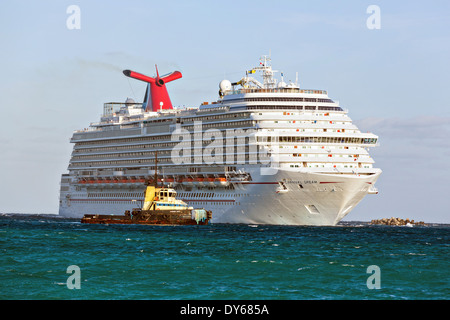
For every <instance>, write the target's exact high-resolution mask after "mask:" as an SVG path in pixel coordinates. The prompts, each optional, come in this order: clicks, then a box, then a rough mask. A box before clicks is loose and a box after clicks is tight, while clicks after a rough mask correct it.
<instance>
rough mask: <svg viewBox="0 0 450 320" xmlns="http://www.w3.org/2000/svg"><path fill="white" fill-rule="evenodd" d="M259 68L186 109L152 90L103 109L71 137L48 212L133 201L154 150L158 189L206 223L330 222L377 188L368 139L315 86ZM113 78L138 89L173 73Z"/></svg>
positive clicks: (111, 208)
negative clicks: (203, 213) (208, 217)
mask: <svg viewBox="0 0 450 320" xmlns="http://www.w3.org/2000/svg"><path fill="white" fill-rule="evenodd" d="M270 62H271V61H270V57H267V56H263V57H262V58H261V59H260V63H259V65H258V66H257V67H255V68H252V69H251V70H248V71H247V72H246V74H245V76H244V77H243V78H241V79H240V80H239V81H236V82H231V81H228V80H223V81H222V82H221V83H220V85H219V89H220V90H219V99H218V100H217V101H215V102H212V103H202V104H201V105H200V106H199V107H198V108H190V109H186V108H183V109H181V108H176V109H172V108H165V107H164V106H165V105H167V103H165V102H164V101H166V100H164V99H168V96H167V97H165V96H164V94H163V95H162V98H161V101H158V98H155V95H156V96H157V95H158V93H156V94H154V93H153V89H152V88H150V89H149V88H148V90H147V93H146V97H145V99H144V103H136V102H135V101H133V100H131V99H127V101H126V102H125V103H105V105H104V112H103V115H102V117H101V119H100V121H99V122H97V123H92V124H91V125H90V127H89V128H88V129H84V130H79V131H75V132H74V134H73V137H72V139H71V142H72V143H74V149H73V153H72V158H71V160H70V164H69V167H68V170H69V173H68V174H63V175H62V180H61V194H60V214H61V215H64V216H72V217H82V216H83V215H84V214H89V213H102V212H103V211H104V212H105V213H106V212H107V213H108V214H110V213H115V214H122V213H123V212H124V210H127V208H128V209H129V208H130V206H131V207H132V206H133V205H134V204H135V203H136V201H142V200H143V199H144V191H145V187H146V182H147V181H148V180H149V179H150V180H151V179H152V177H153V176H154V172H155V167H154V158H155V153H156V152H157V154H158V155H157V156H158V168H159V178H160V180H161V181H160V183H164V184H166V185H168V186H170V187H172V188H174V189H175V190H176V191H177V193H178V197H180V198H181V199H183V200H184V201H185V202H186V203H188V204H189V205H201V206H202V207H204V208H205V209H208V210H212V211H213V212H214V216H213V220H212V222H213V223H221V222H223V223H259V224H264V223H266V224H290V225H335V224H336V223H338V222H339V221H340V220H341V219H342V218H343V217H344V216H345V215H347V214H348V213H349V212H350V211H351V210H352V209H353V208H354V207H355V206H356V205H357V204H358V203H359V202H360V201H361V200H362V199H363V198H364V197H365V196H366V195H367V194H368V193H377V190H376V188H375V187H374V184H375V182H376V180H377V179H378V177H379V175H380V173H381V170H380V169H377V168H374V167H373V164H374V161H373V159H372V158H371V157H370V155H369V152H368V149H369V148H370V147H374V146H376V145H377V144H378V137H377V136H376V135H374V134H373V133H362V132H361V131H360V130H359V129H358V128H357V127H356V126H355V125H354V124H353V123H352V120H351V119H350V117H349V116H348V111H347V110H345V109H343V108H341V106H339V104H338V103H337V102H335V101H333V100H332V99H330V98H329V97H328V94H327V92H326V91H324V90H308V89H302V88H300V86H299V85H298V81H297V80H296V82H295V83H293V82H290V83H289V84H288V83H285V82H284V81H283V75H282V76H281V81H277V79H275V77H274V73H275V71H274V70H272V67H271V63H270ZM124 73H125V75H127V76H131V77H133V78H136V79H139V80H142V81H146V82H148V83H149V86H150V85H151V81H152V80H149V79H157V80H156V82H157V83H158V79H170V81H171V80H175V79H178V78H180V77H181V73H177V72H174V73H171V74H169V75H166V76H162V77H159V74H157V77H155V78H150V77H146V76H143V75H141V74H139V73H135V72H132V71H129V70H126V72H124ZM257 73H260V74H261V75H262V77H261V78H262V80H261V81H259V80H257V79H256V78H255V75H256V74H257ZM133 75H134V76H133ZM167 82H168V81H167ZM159 83H160V84H161V86H160V87H161V88H162V89H164V90H165V84H164V81H162V83H161V81H159ZM154 87H155V88H156V89H155V90H158V88H157V87H156V86H154ZM150 92H151V94H150ZM165 92H167V91H165ZM163 93H164V92H163ZM151 95H153V96H151ZM163 100H164V101H163ZM161 102H162V104H161ZM169 102H170V100H169ZM150 103H151V104H152V107H149V104H150ZM158 106H159V108H158ZM170 107H171V106H170Z"/></svg>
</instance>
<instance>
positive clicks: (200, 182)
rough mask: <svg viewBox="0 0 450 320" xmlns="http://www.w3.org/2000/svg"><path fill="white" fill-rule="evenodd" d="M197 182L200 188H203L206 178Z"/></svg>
mask: <svg viewBox="0 0 450 320" xmlns="http://www.w3.org/2000/svg"><path fill="white" fill-rule="evenodd" d="M196 180H197V184H198V185H199V186H200V187H203V186H204V185H205V178H197V179H196Z"/></svg>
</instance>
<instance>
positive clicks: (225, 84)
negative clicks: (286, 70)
mask: <svg viewBox="0 0 450 320" xmlns="http://www.w3.org/2000/svg"><path fill="white" fill-rule="evenodd" d="M271 62H272V59H271V58H270V55H263V56H261V58H260V59H259V65H258V66H256V67H254V68H252V69H251V70H248V71H246V72H245V77H243V78H242V79H241V80H239V81H237V82H233V83H231V82H230V81H228V80H222V81H221V82H220V84H219V89H220V90H219V95H220V96H221V97H223V96H224V95H225V92H227V91H231V90H234V86H236V85H241V86H242V88H244V89H276V88H281V89H282V88H297V89H298V88H299V86H298V75H296V80H295V83H292V82H290V83H289V84H286V83H285V82H284V80H283V73H281V82H280V83H278V85H277V79H275V78H274V77H273V75H274V73H275V72H278V71H277V70H272V63H271ZM256 71H260V72H261V76H262V79H263V82H262V83H261V82H259V81H258V80H256V79H255V78H253V77H251V76H250V75H252V74H254V73H256Z"/></svg>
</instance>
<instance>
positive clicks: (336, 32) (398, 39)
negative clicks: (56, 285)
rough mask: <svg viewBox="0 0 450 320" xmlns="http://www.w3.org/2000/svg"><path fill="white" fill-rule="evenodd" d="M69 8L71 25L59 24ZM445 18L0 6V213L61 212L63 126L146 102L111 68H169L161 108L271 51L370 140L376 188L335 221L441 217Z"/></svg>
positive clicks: (448, 6)
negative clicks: (107, 106) (110, 106)
mask: <svg viewBox="0 0 450 320" xmlns="http://www.w3.org/2000/svg"><path fill="white" fill-rule="evenodd" d="M71 5H76V6H78V8H79V9H80V14H79V20H77V21H79V28H75V29H70V28H68V24H67V22H68V20H69V22H72V23H73V22H74V20H72V18H73V16H72V14H73V12H72V11H69V12H68V11H67V9H68V8H69V7H70V6H71ZM371 5H376V6H378V8H379V10H380V11H379V20H376V21H375V22H376V23H377V26H378V27H379V28H378V29H373V28H369V27H368V20H369V22H373V21H374V20H373V18H374V16H373V14H374V12H373V11H371V10H369V12H368V10H367V9H368V8H369V6H371ZM449 14H450V2H449V1H446V0H445V1H432V0H431V1H376V0H370V1H363V0H355V1H299V0H295V1H289V0H285V1H282V2H280V1H263V0H259V1H232V0H229V1H195V0H191V1H137V0H130V1H100V0H90V1H75V0H71V1H64V0H43V1H27V0H23V1H10V0H3V1H1V2H0V44H1V46H0V47H1V50H0V67H1V68H0V70H1V76H0V108H1V115H2V120H3V121H2V125H1V126H0V147H1V150H2V152H1V153H0V168H1V170H2V175H1V178H0V182H1V183H0V212H17V213H57V212H58V201H59V199H58V196H59V182H60V178H61V174H62V173H65V172H67V166H68V163H69V160H70V155H71V152H72V148H73V145H72V144H70V143H69V141H70V138H71V136H72V134H73V131H74V130H79V129H83V128H87V127H88V126H89V124H90V123H91V122H96V121H98V120H99V117H100V115H101V113H102V111H103V103H105V102H112V101H114V102H123V101H125V99H126V98H127V97H130V98H133V99H135V100H136V101H141V100H142V98H143V96H144V92H145V84H144V83H142V82H139V81H135V80H133V79H129V78H127V77H125V76H124V75H123V74H122V70H124V69H132V70H135V71H138V72H141V73H144V74H148V75H150V76H152V75H153V74H154V73H155V71H154V70H155V69H154V66H155V64H157V65H158V69H159V70H160V72H161V73H162V74H164V73H168V72H171V71H174V70H179V71H181V72H182V74H183V78H182V79H180V80H177V81H174V82H171V83H170V84H168V85H167V88H168V91H169V94H170V97H171V100H172V103H173V104H174V105H175V106H198V105H199V104H200V103H202V102H203V101H215V100H217V98H218V97H217V92H218V84H219V82H220V81H221V80H223V79H228V80H231V81H236V80H239V79H240V78H241V77H242V76H243V75H244V72H245V70H248V69H249V68H251V67H253V66H256V65H257V64H258V63H259V57H260V56H261V55H268V54H270V55H271V58H272V65H273V68H274V69H275V70H278V71H281V72H283V73H284V79H285V80H293V81H294V80H295V73H296V72H298V75H299V84H300V86H301V87H302V88H305V89H322V90H327V91H328V94H329V96H330V98H332V99H333V100H336V101H339V103H340V105H341V106H342V107H343V108H345V109H348V110H349V114H348V115H349V116H350V117H351V118H352V119H353V121H354V123H355V124H357V125H358V127H359V128H360V130H361V131H362V132H366V131H370V132H373V133H375V134H377V135H378V136H379V142H380V145H379V146H378V147H376V148H373V149H372V150H371V155H372V157H373V158H374V160H375V162H376V163H375V166H376V167H379V168H381V169H382V170H383V173H382V175H381V176H380V178H379V180H378V182H377V184H376V186H377V188H378V189H379V194H378V195H368V196H367V197H366V198H364V199H363V201H362V202H361V203H360V204H359V205H358V206H357V207H356V208H355V209H354V210H353V211H352V212H351V213H350V214H349V215H348V216H347V217H346V218H345V220H359V221H370V220H371V219H378V218H383V217H401V218H410V219H415V220H416V221H417V220H419V221H425V222H437V223H450V209H449V208H450V200H449V199H450V197H449V196H448V194H450V187H449V182H448V181H450V169H449V160H448V159H449V158H450V142H449V141H450V139H449V138H448V137H449V136H450V102H449V101H450V99H449V98H448V92H449V91H450V89H449V85H450V19H448V16H449ZM375 18H376V17H375ZM369 24H370V23H369ZM69 25H71V24H70V23H69Z"/></svg>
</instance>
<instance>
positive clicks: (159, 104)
mask: <svg viewBox="0 0 450 320" xmlns="http://www.w3.org/2000/svg"><path fill="white" fill-rule="evenodd" d="M155 67H156V78H152V77H149V76H146V75H143V74H141V73H138V72H134V71H131V70H124V71H123V74H124V75H126V76H127V77H130V78H133V79H137V80H141V81H144V82H147V83H148V85H147V90H146V92H145V97H144V104H143V105H144V106H145V111H155V112H156V111H159V110H167V109H173V106H172V102H171V101H170V97H169V93H168V92H167V88H166V83H168V82H170V81H173V80H176V79H179V78H181V77H182V74H181V72H180V71H173V72H171V73H169V74H166V75H163V76H162V77H160V76H159V72H158V67H157V66H156V65H155ZM149 89H150V90H149Z"/></svg>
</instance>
